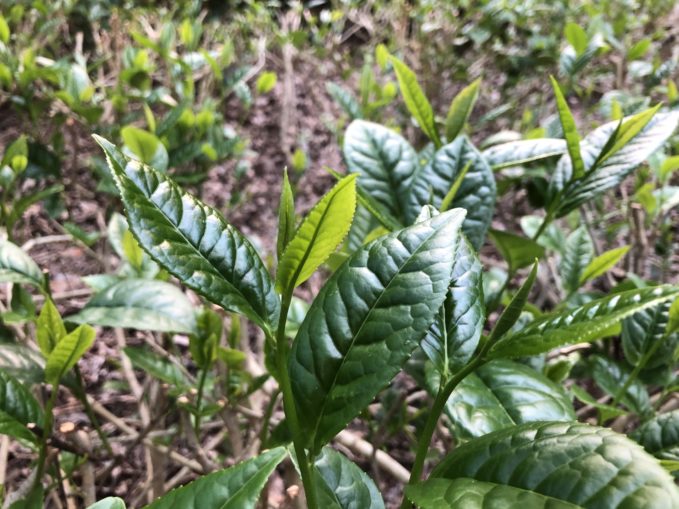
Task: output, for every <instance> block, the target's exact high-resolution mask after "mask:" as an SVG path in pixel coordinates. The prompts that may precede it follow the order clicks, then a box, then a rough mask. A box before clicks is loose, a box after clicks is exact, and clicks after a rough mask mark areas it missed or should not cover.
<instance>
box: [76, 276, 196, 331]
mask: <svg viewBox="0 0 679 509" xmlns="http://www.w3.org/2000/svg"><path fill="white" fill-rule="evenodd" d="M67 320H68V321H70V322H75V323H88V324H90V325H100V326H104V327H122V328H124V329H140V330H152V331H158V332H183V333H190V332H194V331H195V330H196V317H195V311H194V309H193V306H192V305H191V302H190V301H189V299H188V298H187V297H186V295H184V293H183V292H182V291H181V290H180V289H179V288H177V287H176V286H175V285H173V284H170V283H166V282H163V281H147V280H144V279H125V280H123V281H121V282H119V283H116V284H114V285H113V286H110V287H108V288H106V289H105V290H103V291H101V292H99V293H97V294H95V296H94V297H92V299H91V300H90V301H89V302H88V303H87V304H86V305H85V307H84V308H83V309H82V310H81V311H80V312H79V313H77V314H75V315H71V316H69V317H67Z"/></svg>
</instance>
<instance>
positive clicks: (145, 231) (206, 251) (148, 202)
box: [95, 137, 280, 329]
mask: <svg viewBox="0 0 679 509" xmlns="http://www.w3.org/2000/svg"><path fill="white" fill-rule="evenodd" d="M95 139H96V140H97V142H98V143H99V144H100V145H101V147H102V148H103V149H104V151H105V152H106V156H107V159H108V163H109V166H110V167H111V172H112V174H113V176H114V180H115V182H116V185H117V186H118V189H119V190H120V194H121V197H122V199H123V203H124V204H125V208H126V210H127V215H128V221H129V223H130V228H131V230H132V232H133V233H134V234H135V237H136V238H137V240H138V241H139V244H140V245H141V246H142V248H144V250H146V251H147V252H148V253H149V254H150V255H151V256H152V257H153V258H154V260H155V261H157V262H158V263H159V264H160V265H162V266H163V267H164V268H165V269H166V270H167V271H169V272H170V273H171V274H173V275H174V276H176V277H177V278H178V279H179V280H180V281H181V282H182V283H184V284H185V285H186V286H188V287H189V288H191V289H192V290H195V291H196V292H198V293H200V294H201V295H203V296H204V297H205V298H207V299H208V300H210V301H211V302H214V303H215V304H218V305H220V306H222V307H223V308H225V309H227V310H230V311H235V312H239V313H242V314H244V315H246V316H247V317H248V318H250V319H251V320H253V321H254V322H255V323H257V324H258V325H260V326H261V327H264V328H265V329H271V328H272V325H271V324H275V323H276V322H277V320H278V314H279V311H280V301H279V298H278V296H277V295H276V292H275V290H274V284H273V281H272V280H271V277H270V275H269V273H268V271H267V269H266V266H265V265H264V263H263V262H262V260H261V259H260V257H259V256H258V254H257V252H256V251H255V248H254V247H253V246H252V245H251V244H250V242H249V241H248V240H247V239H246V238H245V237H244V236H243V235H241V234H240V233H239V232H238V231H237V230H236V229H235V228H234V227H233V226H231V225H230V224H228V223H227V222H226V221H225V220H224V218H223V217H222V215H221V214H220V213H219V212H218V211H217V210H215V209H213V208H212V207H209V206H207V205H205V204H203V203H202V202H201V201H199V200H198V199H196V198H195V197H193V196H192V195H190V194H188V193H185V192H184V191H182V190H181V188H180V187H179V186H177V184H175V183H174V182H173V181H172V180H170V179H169V178H168V177H167V176H166V175H164V174H163V173H160V172H158V171H156V170H154V169H153V168H150V167H148V166H145V165H142V164H139V163H137V162H135V161H128V160H127V159H126V158H125V156H124V155H123V154H122V153H121V152H120V151H119V150H117V149H116V148H115V146H113V145H112V144H111V143H109V142H108V141H106V140H104V139H103V138H100V137H95Z"/></svg>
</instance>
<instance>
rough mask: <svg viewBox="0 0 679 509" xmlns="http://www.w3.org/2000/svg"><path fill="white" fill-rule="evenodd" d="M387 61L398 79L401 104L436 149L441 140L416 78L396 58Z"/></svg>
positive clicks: (432, 114)
mask: <svg viewBox="0 0 679 509" xmlns="http://www.w3.org/2000/svg"><path fill="white" fill-rule="evenodd" d="M389 61H390V62H391V65H393V66H394V72H395V73H396V79H398V86H399V88H400V89H401V95H402V96H403V102H405V103H406V107H407V108H408V111H409V112H410V114H411V115H412V116H413V118H414V119H415V120H416V121H417V124H418V125H419V126H420V129H422V132H423V133H424V134H426V135H427V137H428V138H429V139H430V140H431V141H432V142H434V145H436V147H440V146H441V138H440V137H439V132H438V129H437V128H436V121H435V118H434V110H432V107H431V104H429V100H428V99H427V97H426V96H425V95H424V91H423V90H422V88H420V85H419V83H418V82H417V76H415V73H414V72H413V71H412V69H410V68H409V67H408V66H407V65H406V64H404V63H403V62H401V61H400V60H399V59H398V58H396V57H394V56H390V57H389Z"/></svg>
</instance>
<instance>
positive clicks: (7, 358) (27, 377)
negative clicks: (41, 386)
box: [0, 343, 45, 384]
mask: <svg viewBox="0 0 679 509" xmlns="http://www.w3.org/2000/svg"><path fill="white" fill-rule="evenodd" d="M44 364H45V360H44V359H43V357H42V355H41V354H40V352H37V351H35V350H34V349H33V348H30V347H28V346H26V345H22V344H14V343H0V370H2V371H3V372H5V373H7V374H9V375H11V376H13V377H14V378H17V379H18V380H21V381H22V382H24V383H28V384H32V383H40V382H42V381H43V379H44V376H43V368H44Z"/></svg>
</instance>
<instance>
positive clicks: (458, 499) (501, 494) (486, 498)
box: [406, 477, 581, 509]
mask: <svg viewBox="0 0 679 509" xmlns="http://www.w3.org/2000/svg"><path fill="white" fill-rule="evenodd" d="M406 495H407V496H408V498H409V499H410V500H411V501H412V502H413V503H415V504H416V505H417V507H418V508H419V509H462V508H464V509H495V508H497V509H581V506H579V505H575V504H571V503H569V502H564V501H562V500H557V499H555V498H552V497H546V496H545V495H541V494H540V493H535V492H533V491H529V490H524V489H521V488H515V487H513V486H507V485H505V484H497V483H491V482H483V481H477V480H475V479H469V478H466V477H459V478H457V479H452V480H448V479H428V480H426V481H424V482H421V483H418V484H414V485H411V486H407V487H406Z"/></svg>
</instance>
